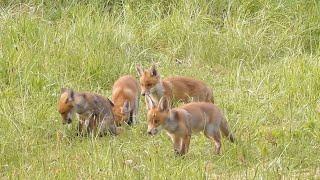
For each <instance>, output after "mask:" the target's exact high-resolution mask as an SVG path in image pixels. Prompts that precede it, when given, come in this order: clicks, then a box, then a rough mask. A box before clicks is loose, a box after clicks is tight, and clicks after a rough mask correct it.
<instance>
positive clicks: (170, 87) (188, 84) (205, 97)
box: [136, 66, 214, 103]
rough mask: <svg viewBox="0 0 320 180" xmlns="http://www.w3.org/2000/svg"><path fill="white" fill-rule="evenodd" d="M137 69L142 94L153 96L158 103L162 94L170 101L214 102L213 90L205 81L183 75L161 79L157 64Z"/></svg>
mask: <svg viewBox="0 0 320 180" xmlns="http://www.w3.org/2000/svg"><path fill="white" fill-rule="evenodd" d="M136 69H137V72H138V74H139V76H140V87H141V94H142V95H143V96H144V95H149V96H151V98H152V100H153V101H155V102H156V103H157V102H158V101H159V99H160V98H161V97H162V96H165V97H166V98H167V99H168V100H170V101H171V100H178V101H182V102H185V103H186V102H190V101H204V102H212V103H214V100H213V95H212V90H211V88H210V87H208V86H207V85H206V84H205V83H204V82H203V81H200V80H196V79H193V78H190V77H182V76H176V77H168V78H165V79H163V80H161V78H160V74H159V73H158V71H157V70H156V68H155V66H152V67H151V68H150V69H145V70H143V69H142V68H141V67H140V66H137V67H136Z"/></svg>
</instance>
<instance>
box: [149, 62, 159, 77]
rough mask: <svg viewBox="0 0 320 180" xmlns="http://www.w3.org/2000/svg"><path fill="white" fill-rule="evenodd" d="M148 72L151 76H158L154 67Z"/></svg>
mask: <svg viewBox="0 0 320 180" xmlns="http://www.w3.org/2000/svg"><path fill="white" fill-rule="evenodd" d="M150 72H151V75H152V76H158V75H159V74H158V71H157V68H156V65H154V64H153V65H152V66H151V68H150Z"/></svg>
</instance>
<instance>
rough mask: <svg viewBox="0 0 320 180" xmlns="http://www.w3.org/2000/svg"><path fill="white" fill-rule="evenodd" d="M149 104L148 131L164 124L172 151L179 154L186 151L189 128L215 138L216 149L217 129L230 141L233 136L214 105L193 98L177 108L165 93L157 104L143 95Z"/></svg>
mask: <svg viewBox="0 0 320 180" xmlns="http://www.w3.org/2000/svg"><path fill="white" fill-rule="evenodd" d="M146 101H147V104H148V114H147V119H148V131H147V132H148V134H150V135H155V134H157V133H158V132H159V131H160V130H161V129H162V128H164V129H165V130H166V131H167V133H168V135H169V136H170V137H171V140H172V142H173V147H174V151H175V152H176V153H177V154H179V155H184V154H185V153H187V152H188V149H189V143H190V137H191V132H200V131H203V132H204V135H205V136H206V137H207V138H209V139H211V140H214V142H215V149H216V153H217V154H219V153H220V148H221V135H220V130H221V132H222V133H223V135H225V136H226V137H228V138H229V140H230V141H231V142H234V136H233V135H232V133H231V132H230V128H229V126H228V123H227V121H226V120H225V118H224V117H223V115H222V113H221V112H220V110H219V109H218V108H217V106H216V105H214V104H212V103H207V102H192V103H188V104H185V105H183V106H181V107H179V108H174V109H170V108H169V103H168V100H167V98H166V97H162V98H161V99H160V102H159V104H158V105H156V104H155V102H153V100H152V99H151V98H150V97H148V96H146Z"/></svg>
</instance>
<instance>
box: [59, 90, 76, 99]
mask: <svg viewBox="0 0 320 180" xmlns="http://www.w3.org/2000/svg"><path fill="white" fill-rule="evenodd" d="M61 92H62V93H64V92H67V93H68V97H67V98H66V102H65V103H68V102H72V101H73V100H74V92H73V90H72V89H66V88H63V89H61Z"/></svg>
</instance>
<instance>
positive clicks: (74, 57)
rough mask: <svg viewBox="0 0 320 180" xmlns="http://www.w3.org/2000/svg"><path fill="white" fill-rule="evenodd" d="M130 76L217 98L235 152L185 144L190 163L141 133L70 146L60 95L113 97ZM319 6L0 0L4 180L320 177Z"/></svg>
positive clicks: (268, 1) (198, 142)
mask: <svg viewBox="0 0 320 180" xmlns="http://www.w3.org/2000/svg"><path fill="white" fill-rule="evenodd" d="M136 64H141V65H143V66H144V67H145V68H149V67H150V66H151V65H152V64H156V65H157V67H158V70H159V72H160V74H161V77H162V78H165V77H168V76H180V75H181V76H190V77H194V78H196V79H201V80H203V81H205V82H206V83H207V84H208V85H209V86H210V87H212V89H213V90H214V97H215V102H216V104H217V105H218V106H219V107H220V108H221V109H222V110H223V112H224V114H225V116H226V117H227V119H228V122H229V124H230V126H231V129H232V131H233V132H234V134H235V137H236V142H235V143H231V142H230V141H228V140H227V139H226V138H224V139H223V142H222V144H223V145H222V154H221V155H216V154H215V152H214V144H213V143H212V142H210V141H209V140H208V139H207V138H205V136H204V135H203V134H202V133H200V134H194V135H193V136H192V139H191V144H190V150H189V153H188V154H186V155H185V156H184V157H180V156H176V155H174V153H173V148H172V143H171V141H170V140H169V137H168V136H167V134H166V133H165V131H162V132H161V133H160V134H159V135H157V136H154V137H150V136H148V135H147V133H146V131H147V122H146V107H145V103H144V98H140V109H139V112H140V114H139V124H137V125H135V126H133V127H129V126H124V129H125V130H124V132H123V133H122V134H121V135H119V136H105V137H97V138H96V137H78V136H76V126H77V119H76V118H74V120H73V123H72V127H71V128H67V127H66V126H64V125H62V122H61V117H60V115H59V113H58V111H57V101H58V98H59V95H60V89H61V88H62V87H69V88H73V89H74V90H75V91H91V92H96V93H99V94H102V95H104V96H106V97H110V96H111V87H112V85H113V82H114V81H115V80H116V79H117V78H119V77H120V76H121V75H125V74H131V75H133V76H135V77H137V73H136V70H135V66H136ZM319 110H320V2H319V1H317V0H282V1H276V0H246V1H244V0H243V1H239V0H198V1H196V0H190V1H189V0H181V1H178V0H170V1H156V0H142V1H133V0H128V1H125V0H123V1H108V0H92V1H89V0H83V1H82V0H70V1H68V0H57V1H49V0H48V1H41V0H34V1H32V0H21V1H9V0H2V1H0V178H1V179H305V178H307V179H319V178H320V121H319V119H320V113H319V112H320V111H319Z"/></svg>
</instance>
